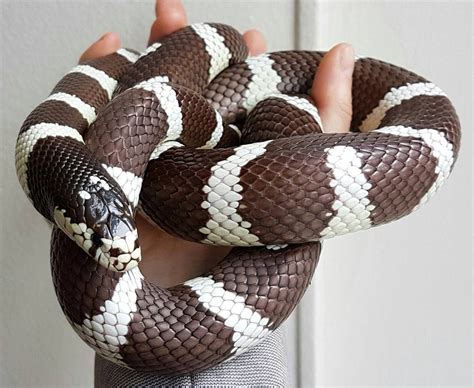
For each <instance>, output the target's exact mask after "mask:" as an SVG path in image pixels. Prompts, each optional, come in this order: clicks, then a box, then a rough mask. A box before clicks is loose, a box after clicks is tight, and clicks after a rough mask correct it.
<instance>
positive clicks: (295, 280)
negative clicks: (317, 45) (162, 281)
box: [16, 23, 459, 374]
mask: <svg viewBox="0 0 474 388" xmlns="http://www.w3.org/2000/svg"><path fill="white" fill-rule="evenodd" d="M174 39H176V40H174ZM186 44H189V46H188V49H189V51H185V52H182V51H181V52H177V51H176V50H175V51H174V52H173V49H174V48H175V45H177V46H179V47H184V45H186ZM239 44H240V45H241V46H242V47H238V46H239ZM233 46H237V47H233ZM196 47H198V49H196ZM244 52H245V43H244V42H243V40H242V37H241V36H240V35H238V34H237V33H236V32H235V31H233V30H231V29H229V28H227V27H226V26H222V25H216V24H213V25H209V24H204V23H200V24H195V25H193V26H191V27H187V28H185V29H183V30H181V31H179V32H177V33H176V34H175V35H172V36H171V37H170V38H167V39H165V40H163V41H162V42H159V43H158V42H157V43H154V44H152V45H151V46H150V47H148V48H147V49H146V51H145V52H144V53H142V54H141V55H139V54H136V53H134V52H133V51H130V50H126V49H121V50H119V51H118V52H117V53H116V54H112V55H111V56H109V57H106V58H101V59H98V60H96V61H92V62H90V63H88V64H84V65H79V66H77V67H76V68H74V69H73V70H72V71H71V72H70V73H68V75H66V77H65V78H64V79H63V81H61V82H60V83H59V84H58V86H57V87H56V88H55V89H54V91H53V93H52V94H51V95H50V96H49V97H48V98H47V99H46V100H45V101H44V102H43V103H42V104H41V105H40V106H39V107H38V108H37V109H36V110H35V111H34V112H33V113H32V116H31V117H29V118H28V119H27V121H26V122H25V124H24V126H23V127H22V129H21V131H20V135H19V138H18V143H17V149H16V164H17V172H18V177H19V181H20V184H21V185H22V187H23V189H24V191H25V193H27V195H28V196H30V198H31V200H32V202H33V203H34V204H35V206H36V207H37V209H39V210H40V212H41V213H42V214H43V215H46V216H49V218H50V220H52V221H54V222H55V223H56V224H57V226H58V227H59V229H60V230H62V231H63V232H64V233H62V232H60V231H59V230H57V228H55V230H54V232H53V238H52V263H53V264H52V266H53V268H54V271H53V276H54V282H55V286H56V291H57V294H58V297H59V298H60V301H61V303H62V307H63V309H64V311H65V313H66V315H67V318H68V320H69V321H70V323H71V324H72V325H73V327H74V328H75V330H76V331H77V332H78V334H79V335H80V337H81V338H82V339H83V340H84V341H86V342H87V343H88V344H89V345H90V346H91V347H93V348H94V349H95V350H96V351H98V352H99V353H100V354H102V355H103V356H104V357H107V358H109V359H112V360H114V361H115V362H118V363H120V364H121V365H126V366H130V367H133V368H137V369H140V370H145V371H153V372H157V373H175V374H183V373H190V372H194V371H199V370H203V369H204V368H207V367H210V366H212V365H214V364H216V363H218V362H221V361H224V360H226V359H229V358H231V357H233V356H236V355H238V354H241V353H242V352H244V351H246V350H247V349H249V348H250V347H251V346H253V345H254V344H256V343H257V342H259V341H260V340H261V339H262V338H263V337H265V335H267V334H268V333H269V332H271V331H272V330H274V329H275V328H277V327H278V326H279V325H280V324H281V322H283V321H284V319H286V318H287V317H288V315H289V314H290V312H291V311H292V310H293V308H294V307H295V304H296V303H297V301H298V300H300V298H301V296H302V294H303V292H304V290H305V289H306V287H307V285H308V284H309V282H310V280H311V276H312V273H313V271H314V268H315V266H316V263H317V259H318V257H319V249H320V244H319V243H311V242H309V243H308V241H314V240H322V239H327V238H331V237H334V236H338V235H343V234H346V233H350V232H355V231H358V230H364V229H368V228H370V227H372V226H374V225H378V224H380V223H383V222H386V221H390V220H392V219H396V218H397V217H399V216H400V214H401V215H404V214H407V213H408V212H410V211H413V210H415V209H417V208H418V207H419V206H420V205H421V204H423V203H424V202H426V201H427V200H428V199H429V198H431V196H432V195H433V194H434V193H435V192H436V191H437V190H438V189H439V187H440V186H441V185H442V184H443V183H444V182H445V181H446V179H447V177H448V175H449V173H450V171H451V169H452V167H453V165H454V162H455V159H456V156H457V149H458V148H459V144H458V142H459V128H458V122H457V121H456V116H455V113H454V109H453V108H452V106H451V105H450V104H449V100H447V99H446V96H445V94H444V93H443V92H442V91H441V90H440V89H439V88H438V87H436V86H435V85H433V84H432V83H429V82H426V81H424V80H423V79H421V77H418V76H416V75H414V74H413V73H408V72H406V71H404V70H403V69H398V68H396V67H394V66H390V65H387V64H384V63H381V62H377V61H375V60H372V59H369V58H364V59H363V60H358V61H357V63H356V66H355V70H354V91H355V93H354V112H355V113H354V117H355V119H354V121H355V126H357V125H358V124H360V126H359V128H360V129H361V131H362V132H368V133H351V134H319V133H318V134H314V133H313V132H311V131H314V132H315V131H316V129H314V130H313V127H316V126H314V125H313V122H314V123H316V124H318V127H319V128H322V123H321V119H320V117H319V114H318V111H317V109H316V108H315V107H314V105H312V104H311V103H310V101H309V100H308V99H306V98H301V97H297V96H296V95H301V94H304V93H307V92H308V90H309V88H310V85H311V82H312V78H313V76H314V70H315V68H316V67H317V65H318V63H319V61H320V59H321V57H322V53H310V52H285V53H274V54H264V55H261V56H259V57H256V58H250V59H248V60H247V61H246V62H245V63H241V64H237V65H235V67H234V66H231V67H230V69H225V68H227V67H228V66H229V64H230V63H233V61H234V62H239V61H241V59H239V58H240V57H239V55H241V54H239V53H244ZM162 53H165V54H163V55H160V54H162ZM189 53H190V56H191V57H192V59H193V61H192V63H183V61H182V58H185V57H186V54H189ZM181 54H183V55H181ZM161 57H163V58H161ZM155 59H156V60H158V59H159V60H161V59H163V61H162V62H160V64H159V66H158V68H157V69H155V68H153V64H152V63H151V62H153V61H155ZM194 59H195V60H194ZM135 62H136V63H135ZM132 64H134V66H133V67H132V66H131V65H132ZM367 64H370V67H368V66H367ZM127 66H128V67H127ZM366 68H370V69H371V72H372V74H379V75H380V74H381V75H382V77H385V78H383V80H382V81H380V82H373V81H372V79H371V78H370V75H369V76H368V75H367V74H366ZM162 69H163V71H162ZM176 69H177V70H176ZM188 70H189V74H188V72H187V71H188ZM194 70H195V73H196V74H199V76H198V75H196V79H186V80H184V78H193V76H192V74H193V72H194ZM129 72H130V73H129ZM133 72H135V73H136V74H137V77H138V78H140V77H142V78H140V79H138V78H137V79H135V80H133V79H132V80H127V82H129V83H128V85H129V86H131V85H134V86H133V88H132V89H130V91H124V90H125V89H123V90H120V88H123V87H124V84H123V82H125V81H123V79H124V77H125V78H126V76H127V75H128V74H132V73H133ZM157 73H159V74H157ZM162 73H163V74H162ZM176 74H181V75H182V78H183V82H185V83H186V82H187V85H191V86H192V87H194V86H196V88H197V89H199V88H200V87H201V86H199V85H201V84H202V83H203V82H205V79H206V77H207V78H208V81H211V80H213V79H214V77H216V79H215V80H213V81H212V84H211V85H209V90H208V92H206V95H207V97H209V95H210V94H211V92H212V93H214V95H213V97H212V98H211V99H210V100H209V102H212V105H213V106H212V108H211V107H210V105H209V104H207V103H206V101H205V100H203V99H202V98H200V97H198V96H197V95H196V94H195V92H193V91H192V90H190V89H186V90H185V88H183V87H182V86H179V82H176V79H175V77H176ZM132 78H133V77H132ZM118 80H121V81H120V82H121V84H120V85H118ZM170 80H173V83H171V82H170ZM133 81H135V82H133ZM127 82H125V84H127ZM379 84H380V85H379ZM84 85H86V86H84ZM213 85H214V86H213ZM216 85H217V86H216ZM367 85H369V86H367ZM75 87H77V89H78V93H75ZM79 89H80V90H79ZM100 89H102V90H100ZM359 90H361V93H359ZM92 91H93V93H92ZM114 92H115V93H117V94H119V95H117V97H116V98H114V100H113V101H112V102H111V103H110V104H108V105H107V106H106V104H107V102H108V101H104V100H105V96H107V98H108V99H110V98H111V96H112V95H113V93H114ZM122 92H123V93H122ZM193 93H194V94H193ZM286 93H288V94H286ZM94 94H96V95H97V94H100V98H95V96H94ZM427 96H428V97H430V98H439V99H440V100H441V99H443V104H444V105H443V104H441V103H440V104H438V105H436V107H440V109H444V110H445V111H446V112H437V111H435V112H434V113H433V114H432V115H433V117H425V116H426V115H425V114H424V112H418V111H417V106H416V103H419V102H420V101H421V102H423V103H424V104H425V105H426V106H429V104H431V103H432V101H431V100H430V99H426V97H427ZM268 97H274V98H273V100H274V99H279V102H280V103H281V101H284V102H286V105H285V108H284V109H287V110H286V111H283V113H282V114H281V116H278V117H279V120H280V122H276V123H275V122H274V123H273V124H274V126H275V127H277V126H278V125H279V126H280V129H281V128H282V127H285V128H288V129H289V130H295V132H294V133H298V132H297V130H298V129H299V127H298V126H300V127H302V126H303V127H304V126H305V125H307V126H308V127H310V129H309V130H308V131H309V132H305V136H298V137H293V138H291V139H287V138H276V139H275V140H266V141H263V142H258V143H252V144H245V142H246V141H248V139H247V138H246V136H247V135H248V134H247V132H246V130H247V129H245V130H244V131H243V134H242V133H240V130H239V128H238V127H237V126H236V125H234V124H230V125H227V124H226V123H229V122H230V123H239V125H241V124H242V123H241V122H240V120H241V118H242V117H243V116H245V115H248V114H249V112H251V110H252V109H254V107H255V106H256V105H257V104H258V103H259V102H260V101H262V100H264V99H266V98H268ZM423 97H425V100H421V99H420V98H423ZM127 98H129V99H131V100H133V102H131V101H128V100H126V99H127ZM270 100H272V99H270ZM376 100H377V101H376ZM378 100H380V101H378ZM407 101H411V104H410V103H408V104H407ZM434 101H435V102H436V100H434ZM446 101H448V102H446ZM216 102H217V103H216ZM270 102H271V101H270ZM130 104H132V106H130ZM374 105H375V107H374ZM275 106H278V107H279V106H280V105H274V106H273V109H274V107H275ZM407 106H408V107H409V108H407ZM295 108H296V109H295ZM259 109H260V108H257V109H255V110H254V112H257V111H258V110H259ZM265 109H269V108H268V107H263V108H262V111H263V112H267V113H268V112H270V114H268V115H267V117H268V116H271V115H273V116H275V114H274V113H273V111H271V110H268V111H265ZM290 109H292V111H291V112H292V115H290V114H288V111H289V110H290ZM404 109H405V110H408V111H407V112H406V115H405V116H406V117H402V118H400V117H399V116H397V115H398V114H399V111H401V112H402V113H404ZM226 112H227V113H226ZM284 112H286V113H287V114H286V115H285V114H284ZM295 112H296V113H295ZM221 113H223V114H224V118H223V117H222V116H221ZM300 113H301V115H305V117H309V118H310V120H306V121H304V124H303V122H302V121H301V119H300V117H299V116H298V115H299V114H300ZM444 113H446V114H444ZM226 114H227V115H226ZM397 118H398V119H399V120H400V121H403V120H402V119H406V121H408V122H403V125H396V121H397ZM67 120H69V121H67ZM390 120H392V121H390ZM410 120H411V121H413V122H410ZM394 121H395V125H392V122H394ZM65 123H66V124H69V123H73V124H71V125H65ZM387 123H389V124H387ZM76 124H77V125H76ZM381 125H384V127H383V128H380V129H376V128H378V127H379V126H381ZM88 126H91V127H90V130H89V131H86V130H87V127H88ZM228 127H229V130H230V132H226V131H227V128H228ZM319 128H318V129H319ZM374 129H376V130H374ZM201 130H202V131H207V132H205V136H204V135H202V136H199V135H198V134H197V132H199V131H201ZM232 131H234V132H235V133H236V134H237V135H238V137H239V138H240V137H243V139H242V141H243V143H244V144H242V145H239V146H236V147H234V148H232V147H229V148H226V149H222V150H219V149H217V150H216V149H213V148H214V147H216V146H217V145H218V144H222V143H226V141H228V139H229V138H233V139H235V138H236V136H235V134H233V133H232ZM265 131H267V132H268V130H267V129H266V128H264V129H263V130H262V132H263V133H265ZM275 131H277V130H275ZM83 133H84V137H85V139H83V138H82V136H81V134H83ZM90 133H96V138H94V137H93V136H92V135H90ZM229 133H231V136H229ZM292 133H293V132H292ZM267 138H268V137H267ZM65 139H68V140H70V141H68V142H66V141H65ZM84 140H85V143H86V144H87V146H88V147H89V149H91V150H92V151H93V152H92V155H91V153H90V152H89V151H88V149H87V148H86V147H84V144H83V143H84ZM221 140H222V143H220V142H221ZM94 141H96V143H94ZM229 143H231V142H230V141H229ZM184 145H188V146H189V145H192V147H195V148H196V149H190V148H188V147H184ZM191 156H192V157H191ZM61 158H62V159H61ZM69 159H71V160H74V161H78V162H77V163H78V166H79V167H78V168H76V167H75V166H73V167H71V166H69V165H67V162H68V161H69ZM58 160H59V161H60V162H58ZM149 160H155V161H156V162H155V163H153V166H154V167H153V168H155V170H152V169H151V165H150V166H148V167H149V168H150V169H149V170H148V173H150V174H152V173H153V174H155V173H156V171H159V172H160V175H159V185H158V188H157V189H156V190H155V191H153V190H148V189H149V187H148V186H146V185H147V184H149V182H144V181H143V174H144V171H145V168H146V167H147V162H148V161H149ZM170 160H172V161H173V164H164V165H165V166H167V167H168V168H164V169H162V170H161V171H160V170H159V169H160V166H161V167H162V166H163V165H160V162H161V163H169V161H170ZM66 161H67V162H66ZM105 161H106V162H105ZM48 163H49V164H48ZM55 163H56V164H55ZM80 163H82V164H80ZM198 163H199V165H198ZM44 166H46V167H44ZM43 171H47V172H48V173H47V174H45V175H48V176H46V179H49V181H47V182H46V183H45V184H43V181H41V179H40V178H41V176H40V175H41V174H42V173H43ZM78 173H81V174H82V175H79V176H77V175H76V174H78ZM169 175H172V179H170V180H167V177H168V176H169ZM68 178H70V179H68ZM420 181H422V182H420ZM38 182H39V183H38ZM30 183H31V185H32V187H29V184H30ZM63 185H65V186H67V187H63ZM68 185H69V186H68ZM142 185H144V187H145V189H146V190H147V193H148V194H149V193H150V192H151V195H152V196H153V199H154V201H155V202H153V201H152V202H151V203H152V205H150V202H148V201H149V200H150V199H149V198H146V197H145V196H143V198H142V200H143V204H142V205H143V206H141V205H140V204H139V198H140V191H141V187H142ZM58 187H59V188H60V190H58ZM43 190H44V191H46V194H45V195H44V196H43V197H41V195H42V192H43ZM48 190H49V191H48ZM51 190H52V191H53V192H50V191H51ZM55 190H56V191H55ZM410 190H412V191H416V194H417V196H411V197H409V194H410V193H409V192H410ZM62 192H67V193H72V195H68V198H62V197H60V198H61V202H64V206H63V205H62V204H61V206H59V205H58V204H55V203H43V202H47V201H48V200H49V198H56V197H57V196H60V195H62ZM169 193H171V194H169ZM407 193H408V194H407ZM404 196H405V197H404ZM404 198H405V199H406V198H410V201H411V202H410V203H409V204H408V205H407V204H406V203H403V202H404ZM145 201H147V202H145ZM153 206H155V208H157V209H159V213H160V217H161V216H163V220H164V221H163V220H161V219H158V220H155V219H152V220H151V221H152V222H156V224H159V225H160V226H161V227H163V228H165V229H167V230H168V231H171V232H175V233H176V234H178V235H180V236H181V237H185V238H189V239H190V240H192V239H194V241H196V240H198V241H200V242H203V243H206V244H214V245H227V246H242V247H245V249H243V248H242V249H240V248H236V249H234V250H232V251H231V253H230V254H229V255H228V256H226V257H225V258H224V260H222V262H221V263H219V264H218V265H217V266H216V267H215V268H213V269H211V270H210V271H209V272H208V273H206V274H204V275H202V276H199V277H196V278H194V279H191V280H189V281H187V282H185V283H184V284H181V285H177V286H175V287H171V288H168V289H162V288H160V287H158V286H157V285H154V284H151V283H149V282H147V279H145V278H144V277H143V275H142V274H141V272H140V270H139V269H138V267H136V265H137V264H138V262H139V260H140V258H141V250H140V247H139V246H138V232H137V229H136V228H135V225H134V221H133V212H134V211H135V210H136V208H139V209H145V210H147V209H152V210H153V209H154V208H153ZM44 209H48V210H49V211H51V212H52V214H49V215H48V214H47V211H46V210H44ZM50 209H53V210H50ZM146 216H147V217H148V216H150V217H151V215H146ZM165 216H167V217H168V218H166V217H165ZM159 221H163V222H162V223H160V222H159ZM196 236H197V237H196ZM293 243H299V244H298V245H296V244H293ZM289 244H290V245H289ZM117 271H118V272H123V271H126V272H125V273H117ZM78 301H80V302H79V303H78Z"/></svg>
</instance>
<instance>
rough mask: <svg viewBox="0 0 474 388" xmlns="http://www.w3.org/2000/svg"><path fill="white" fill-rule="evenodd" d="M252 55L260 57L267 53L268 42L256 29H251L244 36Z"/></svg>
mask: <svg viewBox="0 0 474 388" xmlns="http://www.w3.org/2000/svg"><path fill="white" fill-rule="evenodd" d="M243 37H244V40H245V43H246V44H247V47H248V48H249V52H250V55H260V54H263V53H264V52H266V51H267V42H266V40H265V37H264V36H263V34H262V33H261V32H260V31H259V30H256V29H251V30H248V31H246V32H244V34H243Z"/></svg>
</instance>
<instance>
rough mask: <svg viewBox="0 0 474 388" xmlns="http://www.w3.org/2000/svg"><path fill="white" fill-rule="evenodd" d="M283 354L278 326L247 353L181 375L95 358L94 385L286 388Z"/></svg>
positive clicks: (97, 386) (104, 386) (281, 337)
mask: <svg viewBox="0 0 474 388" xmlns="http://www.w3.org/2000/svg"><path fill="white" fill-rule="evenodd" d="M287 379H288V376H287V367H286V357H285V351H284V346H283V334H282V331H281V329H278V330H276V331H274V332H273V333H271V334H269V335H268V336H267V338H265V339H264V340H263V341H262V342H261V343H260V344H258V345H257V346H255V347H253V348H252V349H250V350H249V351H248V352H246V353H244V354H241V355H240V356H238V357H235V358H233V359H232V360H230V361H227V362H224V363H222V364H220V365H217V366H215V367H213V368H210V369H208V370H206V371H204V372H201V373H196V374H190V375H186V376H181V377H167V376H155V375H153V374H150V373H142V372H136V371H134V370H131V369H127V368H124V367H121V366H118V365H116V364H114V363H112V362H110V361H107V360H106V359H104V358H102V357H100V356H97V355H96V358H95V373H94V380H95V387H96V388H109V387H144V386H146V387H165V386H166V387H193V388H198V387H262V388H263V387H286V386H287Z"/></svg>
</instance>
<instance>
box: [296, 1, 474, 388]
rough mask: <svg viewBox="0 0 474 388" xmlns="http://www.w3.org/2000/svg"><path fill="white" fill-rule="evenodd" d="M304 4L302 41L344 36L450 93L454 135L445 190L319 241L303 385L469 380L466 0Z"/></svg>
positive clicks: (307, 308) (320, 42)
mask: <svg viewBox="0 0 474 388" xmlns="http://www.w3.org/2000/svg"><path fill="white" fill-rule="evenodd" d="M302 1H303V3H305V0H302ZM306 3H307V4H306V7H305V8H304V12H303V17H302V18H301V20H302V23H305V25H304V27H303V28H302V29H303V31H306V32H309V31H311V28H313V29H314V33H306V35H304V33H303V39H304V40H305V41H306V42H307V44H308V45H313V46H312V48H315V47H319V48H323V49H325V48H329V47H331V46H332V45H333V44H335V43H337V42H340V41H347V42H351V43H353V44H354V46H355V48H356V52H357V53H359V54H362V55H366V56H373V57H376V58H380V59H383V60H387V61H390V62H393V63H396V64H399V65H401V66H404V67H407V68H409V69H412V70H414V71H415V72H418V73H420V74H422V75H424V76H425V77H427V78H428V79H430V80H431V81H433V82H434V83H436V84H437V85H438V86H440V87H441V88H442V89H443V90H444V91H445V92H446V93H447V94H448V96H450V97H451V98H452V101H453V102H454V104H455V106H456V108H457V110H458V113H459V116H460V119H461V123H462V127H463V139H462V149H461V154H460V158H459V159H458V161H457V164H456V166H455V169H454V172H453V174H452V176H451V177H450V179H449V180H448V183H447V184H446V187H443V188H442V189H441V191H440V192H439V193H438V194H437V195H436V196H435V197H434V198H433V199H432V200H431V201H430V202H429V203H428V204H427V205H425V207H423V208H422V209H420V210H419V211H418V212H416V213H414V214H413V215H410V216H409V217H406V218H404V219H402V220H400V221H397V222H395V223H393V224H389V225H386V226H381V227H378V228H376V229H373V230H369V231H365V232H361V233H358V234H354V235H350V236H347V237H341V238H337V239H334V240H330V241H327V243H326V244H325V246H324V248H323V253H322V257H321V262H320V265H319V268H318V269H317V270H316V276H315V279H314V284H313V286H312V289H311V291H310V294H309V295H307V296H306V297H305V300H304V306H303V308H302V311H304V312H306V314H305V316H306V318H305V320H304V322H302V323H301V325H302V330H303V331H304V333H306V332H309V331H313V330H314V331H313V332H312V333H311V335H312V340H311V341H304V342H303V343H302V345H301V346H302V348H303V352H304V353H305V355H306V357H304V359H306V365H305V368H304V371H303V374H304V375H303V377H302V379H301V381H302V382H303V383H304V384H303V385H304V386H308V387H310V386H313V384H314V383H317V386H318V387H322V386H336V385H337V386H352V385H362V386H368V385H374V386H389V385H396V386H430V387H432V386H440V385H449V386H463V387H470V386H471V385H472V380H471V379H472V370H473V367H472V359H471V344H472V342H471V338H472V332H471V330H472V321H471V308H472V289H471V287H472V245H471V244H472V191H471V189H472V156H471V155H472V152H473V149H472V129H473V121H472V109H473V100H472V90H473V83H472V74H473V70H472V69H473V67H472V48H473V42H472V37H473V33H472V4H470V3H467V2H465V3H461V2H454V1H453V2H448V1H446V2H434V1H433V2H426V1H425V2H402V1H398V2H397V1H384V2H362V1H351V2H349V1H346V2H342V1H338V2H328V1H320V2H316V5H315V4H314V3H313V2H306ZM308 3H310V4H308ZM309 5H311V6H312V7H314V8H311V7H309ZM307 47H308V46H307ZM311 311H312V313H313V314H312V316H311V317H308V315H307V314H308V313H309V312H311ZM300 314H301V315H303V314H302V313H300ZM308 342H309V344H308ZM310 366H312V367H313V368H312V369H311V368H310ZM307 371H312V374H308V373H306V372H307Z"/></svg>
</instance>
